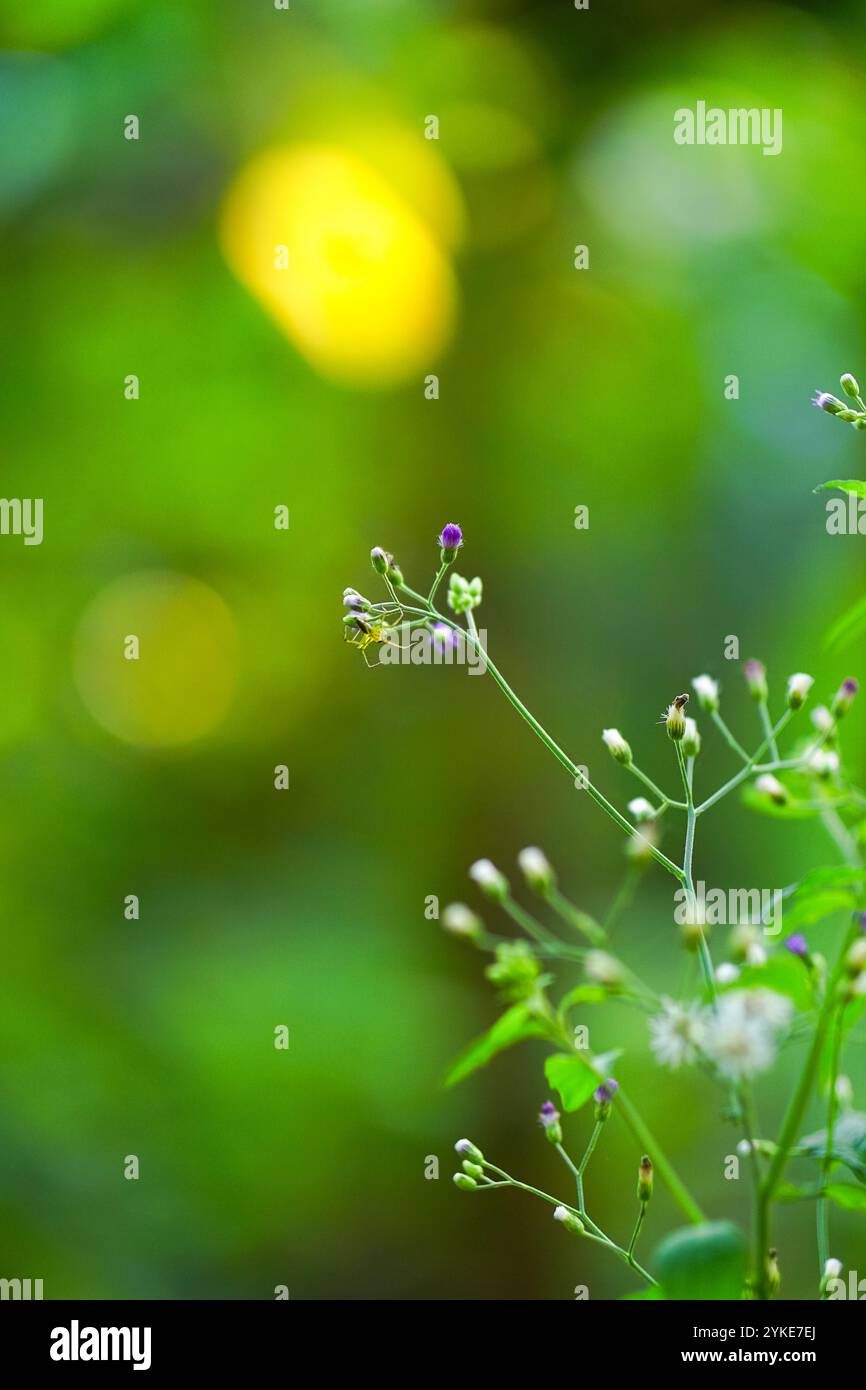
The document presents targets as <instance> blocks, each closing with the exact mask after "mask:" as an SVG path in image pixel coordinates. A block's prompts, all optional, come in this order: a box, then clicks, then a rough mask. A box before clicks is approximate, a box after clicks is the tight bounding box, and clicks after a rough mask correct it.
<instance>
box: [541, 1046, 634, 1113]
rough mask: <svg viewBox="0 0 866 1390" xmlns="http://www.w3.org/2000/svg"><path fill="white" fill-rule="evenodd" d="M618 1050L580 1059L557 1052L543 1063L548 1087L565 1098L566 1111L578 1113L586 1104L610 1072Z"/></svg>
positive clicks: (572, 1054) (571, 1054)
mask: <svg viewBox="0 0 866 1390" xmlns="http://www.w3.org/2000/svg"><path fill="white" fill-rule="evenodd" d="M619 1055H620V1053H619V1051H616V1052H605V1053H602V1054H601V1055H600V1056H598V1057H592V1058H590V1057H581V1055H580V1053H579V1052H570V1053H567V1054H566V1053H564V1052H554V1053H553V1055H552V1056H551V1057H548V1059H547V1061H546V1062H545V1064H544V1075H545V1076H546V1077H547V1080H548V1084H549V1085H551V1086H553V1087H554V1089H555V1090H557V1091H558V1092H559V1094H560V1096H561V1098H562V1106H563V1109H564V1110H568V1111H574V1110H579V1109H580V1107H581V1106H582V1105H586V1102H587V1101H588V1100H589V1098H590V1096H591V1095H592V1093H593V1091H594V1090H595V1088H596V1087H597V1086H598V1085H599V1083H600V1082H602V1081H603V1080H604V1079H605V1077H606V1076H608V1075H609V1073H610V1068H611V1065H612V1064H613V1063H614V1062H615V1061H616V1059H617V1057H618V1056H619Z"/></svg>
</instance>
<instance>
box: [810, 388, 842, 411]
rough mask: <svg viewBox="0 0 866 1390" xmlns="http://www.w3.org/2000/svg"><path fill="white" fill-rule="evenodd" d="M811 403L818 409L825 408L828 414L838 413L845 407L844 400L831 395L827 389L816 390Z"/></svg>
mask: <svg viewBox="0 0 866 1390" xmlns="http://www.w3.org/2000/svg"><path fill="white" fill-rule="evenodd" d="M812 404H813V405H816V406H817V407H818V409H819V410H826V411H827V413H828V414H829V415H838V414H839V413H840V411H842V410H844V409H845V405H844V402H843V401H840V400H839V399H838V397H836V396H833V395H831V394H830V392H829V391H818V392H817V393H816V395H815V396H814V397H813V398H812Z"/></svg>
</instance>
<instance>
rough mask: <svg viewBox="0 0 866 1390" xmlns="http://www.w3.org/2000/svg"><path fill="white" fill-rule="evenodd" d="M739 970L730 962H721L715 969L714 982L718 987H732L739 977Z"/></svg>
mask: <svg viewBox="0 0 866 1390" xmlns="http://www.w3.org/2000/svg"><path fill="white" fill-rule="evenodd" d="M739 973H740V972H739V970H738V968H737V966H736V965H734V964H733V962H732V961H729V960H726V961H723V962H722V964H721V965H720V966H718V967H717V969H716V980H717V982H718V983H719V984H720V985H732V984H733V983H734V980H736V979H737V977H738V975H739Z"/></svg>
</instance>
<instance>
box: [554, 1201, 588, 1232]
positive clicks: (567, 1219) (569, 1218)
mask: <svg viewBox="0 0 866 1390" xmlns="http://www.w3.org/2000/svg"><path fill="white" fill-rule="evenodd" d="M553 1219H554V1221H560V1222H562V1225H563V1226H564V1227H565V1229H566V1230H567V1231H573V1232H574V1234H575V1235H578V1236H579V1235H580V1233H581V1232H582V1230H583V1222H582V1221H581V1219H580V1217H579V1216H575V1214H574V1212H573V1211H569V1210H568V1207H554V1209H553Z"/></svg>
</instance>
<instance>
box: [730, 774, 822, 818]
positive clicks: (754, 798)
mask: <svg viewBox="0 0 866 1390" xmlns="http://www.w3.org/2000/svg"><path fill="white" fill-rule="evenodd" d="M742 799H743V805H744V806H748V807H750V808H751V810H753V811H757V812H758V813H759V814H760V815H762V816H771V817H773V818H774V819H775V820H808V819H809V818H810V817H811V816H817V814H818V812H817V810H816V809H815V807H814V806H812V805H811V804H808V805H807V804H806V803H805V802H801V801H797V800H796V799H795V798H794V797H793V796H789V797H788V800H787V801H785V802H783V803H782V805H781V806H779V805H778V804H777V803H776V802H775V801H773V800H772V798H771V797H769V796H767V794H766V792H759V791H758V790H757V789H756V787H755V785H754V783H753V782H747V783H746V785H745V786H744V787H743V793H742Z"/></svg>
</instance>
